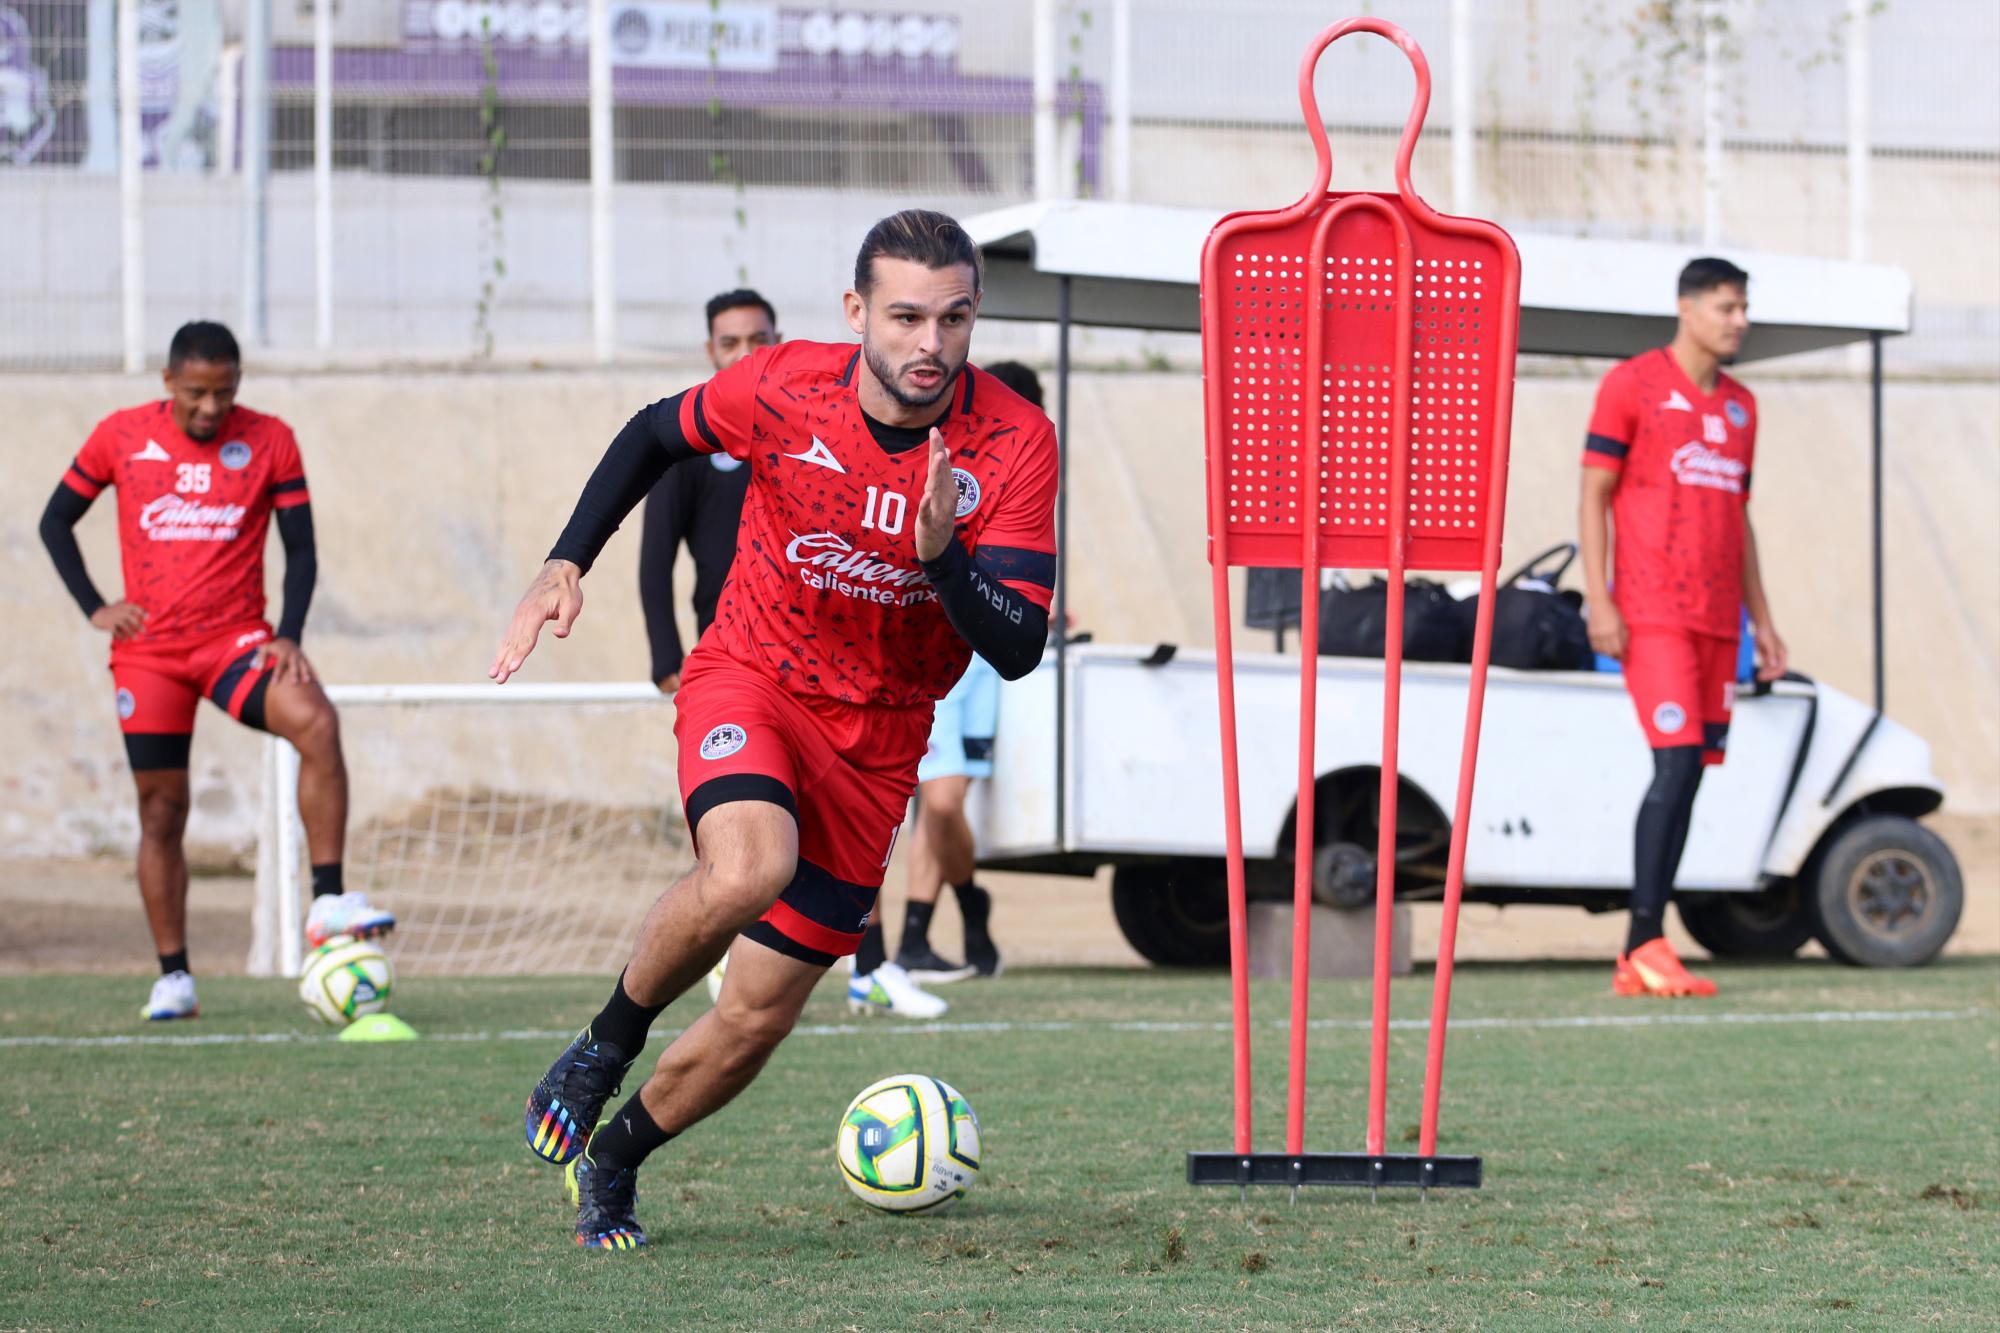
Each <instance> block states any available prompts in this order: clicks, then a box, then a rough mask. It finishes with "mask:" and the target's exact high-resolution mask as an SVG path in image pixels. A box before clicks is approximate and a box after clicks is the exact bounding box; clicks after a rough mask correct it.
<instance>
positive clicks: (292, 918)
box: [249, 683, 692, 976]
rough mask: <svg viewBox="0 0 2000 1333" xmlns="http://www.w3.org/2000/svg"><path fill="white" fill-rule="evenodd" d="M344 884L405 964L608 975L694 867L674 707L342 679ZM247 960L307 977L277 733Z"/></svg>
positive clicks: (576, 693)
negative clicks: (380, 913) (663, 894)
mask: <svg viewBox="0 0 2000 1333" xmlns="http://www.w3.org/2000/svg"><path fill="white" fill-rule="evenodd" d="M327 693H328V695H329V696H330V697H331V698H332V699H333V701H334V703H335V704H336V705H337V706H338V707H339V708H340V721H341V739H342V743H343V747H344V750H345V753H346V757H347V771H348V784H349V788H350V791H351V803H350V809H349V813H348V832H347V848H346V852H345V857H344V865H345V872H344V873H345V879H346V885H347V887H348V888H350V889H360V890H362V891H363V892H365V893H367V895H368V897H369V899H370V900H371V901H373V902H374V903H376V904H378V905H380V906H382V907H385V908H387V909H388V910H390V911H392V912H394V913H395V914H396V920H397V925H396V932H395V934H394V935H393V936H391V937H390V942H389V946H388V947H389V952H390V954H391V956H392V957H393V958H394V959H395V962H396V966H397V967H398V968H399V969H401V970H403V971H405V972H407V973H411V974H417V975H424V974H428V975H440V974H448V973H503V974H504V973H550V972H598V973H602V972H606V971H614V970H616V969H617V967H618V965H619V964H620V963H621V962H623V961H624V959H625V956H626V954H627V952H628V951H629V950H630V948H631V945H632V940H633V938H634V936H635V934H636V932H637V929H638V925H639V921H640V918H641V917H643V916H644V915H645V912H646V909H647V908H648V907H649V906H651V905H652V902H653V900H654V899H655V898H657V897H658V896H659V894H660V891H661V890H662V889H664V888H665V887H666V886H667V885H669V884H671V883H672V882H673V881H674V880H675V879H676V878H677V877H678V876H679V875H680V874H681V873H682V872H683V871H684V870H685V869H686V868H687V866H688V865H689V864H690V863H691V861H692V853H691V852H690V850H689V847H688V839H687V830H686V828H685V826H684V825H683V823H682V820H681V813H680V801H679V798H678V792H677V789H676V785H675V777H674V740H673V706H672V704H671V703H670V702H669V701H668V700H666V699H665V698H664V697H663V696H661V695H660V694H659V693H658V692H657V691H655V690H654V689H652V688H651V687H650V686H647V685H643V684H624V683H617V684H576V685H540V684H533V685H530V684H513V685H508V686H506V687H505V688H497V687H495V686H491V685H376V686H344V687H335V688H331V689H329V690H328V691H327ZM262 785H263V811H262V815H261V819H260V824H259V834H258V855H257V896H256V908H255V912H256V916H255V920H254V923H253V927H254V928H253V932H252V943H251V952H250V959H249V970H250V971H251V973H252V974H254V975H272V974H282V975H285V976H294V975H297V973H298V971H299V967H300V962H301V953H302V947H303V946H302V943H301V932H302V930H303V923H304V920H305V912H306V908H307V906H308V904H309V902H310V898H311V888H310V873H309V870H308V868H307V866H306V853H305V846H304V841H305V840H304V835H303V832H302V830H301V828H300V826H299V820H298V797H297V793H298V755H297V753H296V752H295V751H294V750H293V749H292V748H291V746H290V745H288V744H286V743H285V742H283V741H280V740H277V739H275V738H273V739H271V740H270V741H269V742H268V743H267V749H266V753H265V765H264V777H263V784H262Z"/></svg>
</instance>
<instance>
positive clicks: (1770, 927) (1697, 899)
mask: <svg viewBox="0 0 2000 1333" xmlns="http://www.w3.org/2000/svg"><path fill="white" fill-rule="evenodd" d="M1674 907H1675V909H1676V910H1677V911H1679V912H1680V914H1681V924H1682V925H1683V926H1686V927H1687V933H1688V934H1690V935H1692V936H1694V942H1695V943H1696V944H1699V945H1700V946H1701V947H1702V948H1704V949H1706V950H1708V952H1709V956H1710V957H1712V958H1789V957H1791V956H1792V955H1793V954H1795V953H1797V952H1798V951H1799V949H1800V947H1801V946H1802V945H1804V944H1805V942H1806V941H1807V940H1809V939H1811V938H1812V937H1813V919H1812V913H1811V912H1810V911H1809V910H1807V908H1806V904H1805V901H1804V899H1803V896H1802V895H1801V894H1800V892H1799V886H1798V883H1797V882H1796V881H1794V880H1786V881H1784V882H1783V883H1781V884H1779V885H1777V886H1776V887H1774V888H1769V889H1766V890H1764V891H1763V892H1761V893H1680V894H1676V895H1675V896H1674Z"/></svg>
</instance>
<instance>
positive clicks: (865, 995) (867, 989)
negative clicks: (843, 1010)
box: [847, 963, 951, 1018]
mask: <svg viewBox="0 0 2000 1333" xmlns="http://www.w3.org/2000/svg"><path fill="white" fill-rule="evenodd" d="M847 1007H848V1008H849V1009H850V1010H852V1011H853V1012H855V1013H857V1014H894V1015H895V1016H896V1017H897V1018H942V1017H943V1016H944V1011H945V1010H946V1009H949V1008H950V1007H951V1006H950V1005H948V1004H946V1003H945V1002H944V1001H943V1000H940V999H939V998H938V997H937V996H935V995H932V994H930V993H929V992H928V991H925V990H923V989H922V988H921V987H919V986H918V985H917V983H916V982H914V981H912V980H910V974H909V973H907V972H905V971H904V970H903V969H902V968H900V967H897V966H896V965H895V964H894V963H884V964H882V966H880V967H878V968H876V969H875V970H874V971H873V972H864V973H862V974H861V975H860V976H858V977H855V978H854V979H853V980H852V981H850V982H848V983H847Z"/></svg>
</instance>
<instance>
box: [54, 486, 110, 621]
mask: <svg viewBox="0 0 2000 1333" xmlns="http://www.w3.org/2000/svg"><path fill="white" fill-rule="evenodd" d="M89 510H90V501H88V500H86V499H84V498H83V497H82V496H81V495H78V494H77V493H76V492H75V491H73V490H71V489H70V488H69V487H67V486H65V485H63V484H62V483H61V482H57V483H56V493H55V494H54V495H51V496H50V497H49V503H48V507H47V508H45V509H43V510H42V526H41V533H42V545H44V546H46V547H48V548H49V558H50V559H51V560H54V561H55V562H56V573H57V574H58V575H60V576H61V577H62V581H63V587H65V588H68V589H69V595H70V596H72V597H74V598H76V604H77V605H78V606H79V607H81V608H83V614H84V618H85V619H88V618H90V617H91V616H94V615H96V614H97V612H98V608H100V607H102V606H103V605H104V597H103V594H101V593H99V592H98V591H97V585H96V584H95V583H92V582H91V581H90V571H88V570H86V569H85V568H84V567H83V549H82V548H81V547H79V546H78V545H77V544H76V532H75V528H76V525H77V521H78V520H79V519H81V518H82V517H83V516H84V515H85V514H86V513H88V512H89Z"/></svg>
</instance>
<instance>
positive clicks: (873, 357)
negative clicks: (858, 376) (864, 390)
mask: <svg viewBox="0 0 2000 1333" xmlns="http://www.w3.org/2000/svg"><path fill="white" fill-rule="evenodd" d="M861 355H862V356H864V357H866V358H867V359H868V369H869V371H870V372H872V373H873V374H874V376H875V382H876V383H877V384H880V385H881V386H882V392H884V393H886V394H888V395H889V397H891V398H893V399H894V400H895V401H896V405H897V406H898V407H929V406H931V405H932V404H934V403H936V402H937V401H938V400H939V399H941V398H943V397H944V396H945V395H946V394H948V393H950V392H951V386H952V385H954V384H956V383H957V382H958V372H959V371H961V370H963V369H965V362H964V361H963V360H962V359H961V360H960V361H959V363H958V364H957V365H955V366H953V365H947V364H946V363H945V362H943V361H940V360H936V359H935V358H929V357H927V358H925V359H923V360H920V361H912V362H910V363H909V364H908V365H905V366H904V367H903V368H902V370H901V371H898V370H897V369H895V368H894V367H892V366H891V365H890V364H889V358H887V357H885V356H883V355H882V353H881V352H879V351H877V350H876V348H875V345H874V344H873V343H871V342H869V341H868V339H867V338H865V337H864V338H863V339H862V340H861ZM924 367H929V368H931V369H933V370H937V371H939V372H941V373H942V378H941V379H939V380H938V386H937V388H935V389H933V390H931V391H930V392H929V393H927V394H913V393H911V392H909V391H908V390H906V389H904V388H903V386H902V384H901V382H900V379H899V377H900V375H902V374H903V373H905V372H908V371H912V370H918V369H921V368H924Z"/></svg>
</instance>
